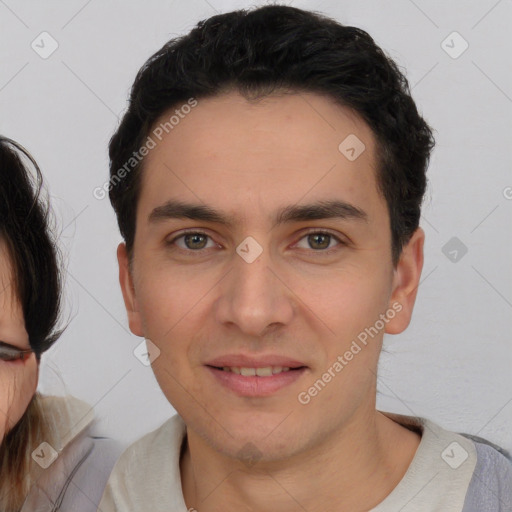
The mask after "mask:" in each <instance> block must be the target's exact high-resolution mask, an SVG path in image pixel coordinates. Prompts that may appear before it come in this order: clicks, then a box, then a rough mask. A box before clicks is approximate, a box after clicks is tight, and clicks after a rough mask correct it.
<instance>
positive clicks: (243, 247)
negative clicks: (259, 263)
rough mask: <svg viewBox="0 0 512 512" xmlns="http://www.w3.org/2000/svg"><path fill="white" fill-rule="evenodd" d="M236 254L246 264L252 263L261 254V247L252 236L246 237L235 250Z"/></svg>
mask: <svg viewBox="0 0 512 512" xmlns="http://www.w3.org/2000/svg"><path fill="white" fill-rule="evenodd" d="M236 252H237V253H238V255H239V256H241V257H242V258H243V259H244V260H245V261H246V262H247V263H252V262H253V261H254V260H255V259H256V258H257V257H258V256H259V255H260V254H261V253H262V252H263V247H261V245H260V244H259V243H258V242H256V240H255V239H254V238H253V237H252V236H248V237H247V238H245V239H244V240H243V241H242V243H241V244H240V245H239V246H238V247H237V248H236Z"/></svg>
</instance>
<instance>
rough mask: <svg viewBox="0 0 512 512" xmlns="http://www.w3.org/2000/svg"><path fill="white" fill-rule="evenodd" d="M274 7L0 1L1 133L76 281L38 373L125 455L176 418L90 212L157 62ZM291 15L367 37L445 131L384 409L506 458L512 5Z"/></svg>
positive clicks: (374, 5) (382, 394)
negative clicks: (87, 408)
mask: <svg viewBox="0 0 512 512" xmlns="http://www.w3.org/2000/svg"><path fill="white" fill-rule="evenodd" d="M263 3H264V2H251V3H249V2H244V1H227V0H224V1H221V0H187V1H186V2H185V1H183V2H178V1H157V0H151V1H139V2H135V1H120V0H118V1H109V2H102V1H100V0H89V1H84V0H74V1H67V2H56V1H48V0H47V1H45V2H36V1H28V0H16V1H15V0H0V38H1V44H0V61H1V66H0V113H1V115H0V133H2V134H3V135H6V136H9V137H11V138H14V139H16V140H18V141H19V142H21V143H22V144H23V145H25V146H26V147H27V148H28V149H29V151H31V153H32V154H33V155H34V157H35V158H36V160H37V161H38V162H39V164H40V166H41V168H42V170H43V173H44V175H45V177H46V180H47V185H48V189H49V192H50V195H51V200H52V203H53V207H54V210H55V213H56V222H57V231H58V233H59V240H60V244H61V247H62V250H63V253H64V256H65V265H66V273H65V280H66V290H65V292H66V294H65V299H64V306H65V311H64V318H65V319H66V318H67V319H70V325H69V328H68V330H67V331H66V332H65V334H64V335H63V337H62V338H61V340H60V341H59V342H58V343H57V344H56V345H55V346H54V348H52V349H51V350H50V351H49V352H48V353H47V354H46V355H45V356H44V362H43V366H42V372H41V381H40V390H41V391H43V392H46V393H56V394H65V393H71V394H73V395H75V396H77V397H79V398H82V399H83V400H86V401H87V402H89V403H90V404H91V405H94V407H95V409H96V412H97V417H98V420H99V425H98V427H99V430H100V431H102V432H103V433H104V434H106V435H109V436H113V437H116V438H118V439H120V440H121V441H123V442H124V443H128V442H130V441H132V440H134V439H135V438H137V437H139V436H141V435H142V434H143V433H145V432H147V431H148V430H150V429H153V428H156V427H157V426H158V425H159V424H160V423H161V422H162V421H164V420H165V419H166V418H167V417H169V416H170V415H171V414H173V410H172V408H171V406H170V405H169V404H168V403H167V401H166V399H165V398H164V396H163V395H162V393H161V391H160V389H159V387H158V385H157V383H156V381H155V379H154V377H153V374H152V371H151V368H148V367H145V366H143V365H142V364H141V363H140V362H139V360H138V359H136V358H135V357H134V355H133V350H134V349H135V347H137V345H139V343H140V342H141V341H142V340H141V339H140V338H137V337H135V336H134V335H132V334H131V333H130V332H129V330H128V326H127V321H126V315H125V311H124V306H123V302H122V297H121V293H120V289H119V286H118V280H117V262H116V257H115V251H116V247H117V244H118V243H119V242H120V241H121V238H120V235H119V233H118V230H117V224H116V221H115V217H114V214H113V210H112V209H111V207H110V204H109V202H108V199H103V200H97V199H95V197H94V196H93V190H94V189H95V188H96V187H98V186H102V185H103V183H104V182H105V181H106V180H107V179H108V159H107V143H108V140H109V138H110V136H111V134H112V133H113V131H114V130H115V128H116V126H117V123H118V119H119V116H120V114H121V113H122V112H123V111H124V109H125V107H126V100H127V95H128V90H129V87H130V86H131V83H132V81H133V79H134V77H135V74H136V72H137V70H138V69H139V67H140V66H141V65H142V64H143V62H144V61H145V60H146V59H147V58H148V57H149V56H150V55H151V54H152V53H154V52H155V51H156V50H157V49H159V48H160V47H161V46H162V45H163V44H164V43H165V42H166V41H167V40H168V39H170V38H172V37H174V36H176V35H179V34H181V33H183V32H186V31H188V30H190V29H191V28H192V27H193V26H194V25H195V24H196V23H197V22H198V21H199V20H201V19H204V18H207V17H209V16H211V15H213V14H215V13H216V12H226V11H229V10H232V9H234V8H241V7H250V6H252V5H261V4H263ZM286 3H287V4H289V5H293V6H296V7H300V8H306V9H312V10H317V11H321V12H323V13H325V14H327V15H329V16H331V17H334V18H336V19H337V20H338V21H340V22H341V23H343V24H347V25H355V26H358V27H360V28H363V29H365V30H367V31H368V32H369V33H370V35H372V37H374V39H375V40H376V41H377V43H378V44H379V45H380V46H382V48H383V49H384V50H385V51H387V53H388V54H389V55H391V56H392V57H393V58H394V59H395V60H396V62H397V63H398V64H399V65H400V66H401V67H402V68H404V69H405V70H406V74H407V77H408V79H409V81H410V84H411V87H412V92H413V97H414V99H415V100H416V102H417V104H418V106H419V109H420V111H421V112H422V113H423V115H424V116H425V118H426V119H427V121H428V122H429V123H430V124H431V125H432V126H433V127H434V128H435V136H436V140H437V147H436V149H435V151H434V154H433V158H432V161H431V165H430V169H429V173H428V175H429V180H430V185H429V192H428V197H427V201H426V204H425V208H424V215H423V219H422V226H423V228H424V229H425V231H426V235H427V239H426V249H425V250H426V258H425V266H424V271H423V281H422V284H421V286H420V289H419V295H418V300H417V306H416V310H415V315H414V317H413V322H412V324H411V326H410V327H409V329H408V330H407V331H406V332H405V333H404V334H402V335H399V336H388V337H386V339H385V347H386V350H387V352H386V353H384V354H383V356H382V359H381V365H380V378H379V397H378V406H379V408H380V409H382V410H388V411H394V412H399V413H403V414H408V415H418V416H425V417H428V418H430V419H433V420H435V421H437V422H438V423H440V424H441V425H442V426H444V427H446V428H449V429H453V430H456V431H464V432H470V433H473V434H478V435H480V436H482V437H486V438H488V439H490V440H492V441H494V442H497V443H499V444H501V445H503V446H504V447H506V448H508V449H512V429H511V428H510V426H511V423H512V372H511V367H512V349H511V332H512V329H511V326H512V266H511V262H512V242H511V240H512V237H511V233H512V230H511V228H512V226H511V224H512V222H511V221H512V173H511V163H512V162H511V160H512V158H511V152H510V144H511V140H510V134H511V128H512V72H511V66H510V52H511V50H512V48H511V46H512V44H511V39H510V37H509V33H510V22H511V20H512V3H511V1H510V0H501V1H496V0H485V1H484V0H482V1H478V2H476V1H473V2H468V1H462V0H457V1H452V2H449V3H448V2H444V1H433V0H430V1H421V0H415V1H412V0H394V1H391V2H385V3H384V2H379V1H377V0H372V1H368V0H366V1H359V0H350V1H348V0H347V1H332V0H331V1H327V0H326V1H318V2H312V1H298V0H297V1H288V2H286ZM42 32H47V33H48V34H49V35H50V36H48V35H43V36H41V35H40V34H41V33H42ZM453 32H457V33H458V34H459V35H457V34H453ZM50 37H51V39H50ZM41 38H44V40H43V41H44V42H43V43H41ZM52 40H54V41H55V42H54V43H53V42H52ZM34 41H35V42H34ZM443 41H444V43H443ZM33 42H34V46H35V47H36V48H38V51H39V53H38V52H36V51H35V50H34V49H33V48H32V46H31V45H32V43H33ZM52 44H54V45H57V44H58V48H57V49H56V50H55V51H54V53H52V54H51V55H49V56H47V55H44V56H45V57H47V58H42V56H41V55H40V53H41V52H43V51H47V52H48V51H49V50H50V49H51V45H52ZM466 44H467V45H468V47H467V49H466V50H465V51H464V52H462V50H463V49H464V48H465V46H466ZM36 45H39V46H36ZM43 46H44V49H43V48H42V47H43ZM461 52H462V53H461ZM454 237H456V240H452V239H453V238H454ZM446 244H449V245H446ZM464 248H466V249H467V253H465V254H463V252H464V250H465V249H464ZM453 251H456V252H453ZM452 260H455V261H452Z"/></svg>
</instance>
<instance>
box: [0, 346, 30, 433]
mask: <svg viewBox="0 0 512 512" xmlns="http://www.w3.org/2000/svg"><path fill="white" fill-rule="evenodd" d="M37 375H38V368H37V363H36V361H35V357H34V356H33V355H32V356H31V357H30V358H29V359H28V360H27V361H25V362H24V363H23V362H14V363H6V362H4V361H0V389H1V393H0V439H3V437H4V436H5V435H6V434H7V433H8V432H9V430H11V429H12V428H13V427H14V425H16V423H17V422H18V421H19V420H20V418H21V417H22V416H23V414H24V413H25V411H26V409H27V406H28V404H29V403H30V400H31V399H32V396H33V395H34V392H35V389H36V386H37Z"/></svg>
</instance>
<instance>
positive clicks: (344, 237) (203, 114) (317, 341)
mask: <svg viewBox="0 0 512 512" xmlns="http://www.w3.org/2000/svg"><path fill="white" fill-rule="evenodd" d="M173 110H174V109H173ZM171 114H172V112H170V114H169V115H165V116H163V117H162V121H164V120H167V119H168V118H169V117H170V115H171ZM157 124H158V123H157ZM349 136H350V137H351V138H349V139H347V142H345V143H344V144H345V145H343V144H342V146H341V150H340V149H339V146H340V144H341V143H342V142H343V141H344V140H345V139H346V138H347V137H349ZM354 136H355V137H357V139H358V140H359V141H360V142H362V143H363V144H364V146H365V149H364V150H363V151H362V153H361V154H360V155H359V156H357V154H358V153H359V152H360V151H361V148H362V146H361V145H360V142H357V139H355V138H354ZM351 148H354V151H352V150H351ZM354 155H355V156H357V158H355V159H354ZM170 202H180V203H183V204H186V205H193V206H197V207H201V208H209V209H211V210H215V212H217V213H218V214H219V215H220V216H221V217H224V218H226V219H227V220H228V221H229V224H226V223H224V222H221V219H219V218H214V217H212V216H210V217H208V218H206V217H205V216H204V215H203V216H202V217H200V216H198V215H197V214H198V213H200V211H199V210H197V209H196V210H195V211H193V210H192V212H189V213H191V214H190V215H189V216H190V217H193V218H186V217H183V216H182V217H176V216H175V213H176V209H175V208H172V207H170ZM166 204H167V205H168V207H167V208H166V206H165V205H166ZM321 204H323V205H331V206H332V205H335V204H337V205H338V207H337V208H334V209H333V212H332V213H329V214H328V213H326V212H325V211H324V212H323V213H322V212H321V209H319V208H318V207H319V205H321ZM306 206H308V207H310V208H309V209H308V208H307V209H306V210H304V207H306ZM318 211H320V213H318ZM308 212H309V214H310V215H309V216H308ZM315 212H317V213H315ZM279 219H280V220H281V222H278V220H279ZM187 233H188V236H187ZM248 237H250V238H249V240H247V238H248ZM420 245H421V244H420ZM237 248H238V250H237ZM420 248H421V247H420ZM259 251H261V253H259ZM416 252H418V251H416ZM133 254H134V259H133V267H132V273H131V274H130V273H129V272H128V270H127V265H126V263H127V259H126V253H125V250H124V245H121V246H120V248H119V251H118V255H119V261H120V269H121V270H120V280H121V284H122V287H123V293H124V298H125V302H126V305H127V309H128V313H129V320H130V327H131V329H132V331H133V332H134V333H135V334H137V335H139V336H145V337H146V338H147V339H149V340H151V342H152V343H154V344H155V345H156V346H157V347H158V348H159V350H160V355H159V356H158V357H157V358H156V359H155V360H154V361H153V369H154V372H155V375H156V378H157V380H158V382H159V384H160V386H161V388H162V390H163V392H164V394H165V395H166V397H167V398H168V400H169V402H170V403H171V404H172V405H173V406H174V407H175V409H176V410H177V411H178V413H179V414H180V415H181V416H182V418H183V419H184V420H185V422H186V424H187V426H188V429H189V431H192V432H194V433H195V434H196V435H198V436H201V437H202V438H203V439H205V440H206V441H207V442H208V443H209V444H210V445H211V446H213V447H214V448H215V449H217V450H218V451H220V452H222V453H225V454H227V455H231V456H239V457H243V454H244V453H245V451H247V450H249V451H250V450H253V451H254V450H257V453H258V457H260V456H261V457H262V458H265V459H268V460H271V459H277V458H280V457H289V456H291V455H293V454H296V453H300V452H304V451H305V450H307V449H308V448H311V447H312V446H314V445H315V444H318V443H321V442H322V440H325V439H326V438H328V437H329V436H331V435H334V434H335V433H336V432H338V431H339V429H341V428H342V427H344V426H345V427H346V426H347V425H349V424H351V423H355V422H356V419H359V420H360V421H362V420H361V419H362V418H365V417H366V418H369V417H370V414H371V413H372V412H374V410H375V381H376V376H375V373H376V367H377V361H378V356H379V352H380V349H381V342H382V336H383V332H384V330H387V331H388V332H398V331H400V330H402V329H403V328H404V327H405V325H407V323H408V321H409V317H410V310H411V308H412V304H409V303H407V304H405V305H403V304H400V305H398V306H396V304H395V308H393V304H394V303H395V302H397V301H398V302H400V301H405V302H407V300H409V301H410V293H409V292H410V290H409V292H407V293H409V296H408V299H407V297H405V295H404V294H405V292H404V291H403V290H402V288H403V285H404V283H405V282H406V281H407V282H408V279H409V280H410V276H409V274H410V273H409V274H408V273H407V272H405V274H403V275H402V274H400V268H401V267H400V264H399V266H398V269H394V267H393V265H392V260H391V234H390V225H389V216H388V212H387V207H386V203H385V200H384V199H383V197H382V195H381V194H380V192H379V190H378V188H377V182H376V160H375V140H374V136H373V134H372V132H371V130H370V128H369V127H368V126H367V125H366V124H365V123H364V122H363V121H362V120H361V119H360V118H359V117H358V116H356V115H355V114H353V113H352V112H351V111H350V110H348V109H345V108H341V107H339V106H336V105H335V104H334V103H333V102H332V101H331V100H330V99H327V98H325V97H322V96H320V95H315V94H292V95H286V96H270V97H267V98H265V99H264V100H263V101H261V102H259V103H250V102H248V101H247V100H245V99H244V98H243V97H241V96H240V95H238V94H237V93H234V92H233V93H229V94H224V95H221V96H217V97H215V98H211V99H203V100H199V101H198V105H197V106H196V107H195V108H193V109H192V111H191V112H190V113H189V114H188V115H187V116H186V117H185V118H184V119H181V120H180V122H179V124H177V125H176V126H175V127H174V128H173V129H172V130H171V131H170V132H169V133H168V135H166V136H165V137H164V138H163V139H162V141H161V142H159V143H158V144H157V146H156V147H155V148H154V149H152V150H151V151H150V153H149V154H148V156H147V157H146V161H145V166H144V171H143V176H142V184H141V193H140V199H139V203H138V208H137V221H136V236H135V243H134V252H133ZM256 256H257V257H256ZM417 266H418V265H417ZM419 267H420V269H421V264H420V265H419ZM404 276H405V277H404ZM413 295H414V293H413ZM413 300H414V298H413V299H412V301H413ZM390 309H394V311H393V314H392V315H391V314H390V313H389V311H390ZM399 309H401V310H402V311H401V312H400V313H398V312H397V311H398V310H399ZM381 315H382V316H381ZM383 317H385V318H386V321H385V322H384V321H383V320H382V319H383ZM390 317H391V318H390ZM379 319H380V322H379ZM365 329H369V331H368V330H367V331H365ZM372 329H373V330H372ZM362 332H366V344H364V343H363V342H362V341H361V339H363V338H364V335H363V336H361V333H362ZM368 332H371V333H372V335H369V334H368ZM358 336H359V338H358ZM354 341H356V344H357V346H358V347H359V350H358V349H357V348H356V345H354V344H353V342H354ZM347 352H351V353H352V357H349V356H347V357H345V356H344V355H345V354H346V353H347ZM339 356H341V357H342V360H343V363H342V362H341V361H340V359H339ZM336 362H338V365H336ZM340 365H341V369H340ZM269 367H270V368H269ZM282 367H290V370H289V371H281V372H280V370H282ZM257 368H259V370H255V369H257ZM256 371H257V372H258V373H259V374H261V376H260V375H254V373H255V372H256ZM326 372H327V373H328V374H329V376H330V378H329V376H327V377H326V376H325V374H326ZM239 373H241V374H239ZM251 374H252V375H251ZM269 374H271V375H269ZM319 380H320V381H321V383H319V382H318V381H319ZM315 382H316V383H317V384H316V388H315V389H316V393H315V391H314V390H313V391H308V390H310V388H312V387H314V386H315ZM247 443H252V444H251V445H248V444H247ZM248 446H252V448H248ZM254 447H255V448H254ZM245 455H247V454H245ZM250 455H251V454H249V456H250Z"/></svg>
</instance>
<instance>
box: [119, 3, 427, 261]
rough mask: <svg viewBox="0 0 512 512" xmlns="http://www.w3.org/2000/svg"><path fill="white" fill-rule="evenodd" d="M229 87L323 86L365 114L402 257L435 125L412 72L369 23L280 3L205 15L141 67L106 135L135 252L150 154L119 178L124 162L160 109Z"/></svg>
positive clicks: (258, 91) (246, 90) (249, 91)
mask: <svg viewBox="0 0 512 512" xmlns="http://www.w3.org/2000/svg"><path fill="white" fill-rule="evenodd" d="M231 90H236V91H238V92H239V93H240V94H242V95H244V96H245V97H246V98H247V99H249V98H251V99H257V98H259V97H264V96H266V95H269V94H272V93H273V92H278V91H290V92H297V93H300V92H313V93H318V94H322V95H324V96H325V95H326V96H327V97H329V98H330V99H332V100H333V101H334V102H336V103H337V104H339V105H342V106H345V107H348V108H350V109H352V110H353V111H355V112H356V113H357V114H358V115H359V116H360V117H361V118H362V119H364V121H365V122H366V123H367V124H368V125H369V126H370V128H371V129H372V132H373V134H374V136H375V139H376V157H377V162H378V169H377V176H376V179H377V183H378V186H379V189H380V191H381V193H382V195H383V197H384V199H385V200H386V203H387V207H388V212H389V217H390V224H391V246H392V256H393V262H394V263H395V264H396V263H397V261H398V258H399V256H400V253H401V250H402V248H403V246H404V244H406V243H407V241H408V240H409V239H410V237H411V235H412V233H413V232H414V231H415V229H416V228H417V227H418V225H419V219H420V214H421V203H422V201H423V196H424V194H425V189H426V176H425V174H426V170H427V167H428V163H429V158H430V153H431V150H432V149H433V147H434V138H433V135H432V130H431V128H430V127H429V126H428V124H427V123H426V122H425V120H424V119H423V118H422V117H421V116H420V114H419V113H418V110H417V108H416V105H415V103H414V101H413V99H412V98H411V94H410V89H409V84H408V82H407V79H406V78H405V76H404V75H403V74H402V73H401V72H400V70H399V69H398V67H397V65H396V64H395V63H394V62H393V60H391V58H389V57H388V56H387V55H386V54H385V53H384V52H383V51H382V50H381V49H380V48H379V47H378V46H377V45H376V44H375V42H374V40H373V39H372V38H371V37H370V35H369V34H368V33H367V32H365V31H364V30H361V29H359V28H356V27H350V26H344V25H342V24H340V23H338V22H336V21H334V20H332V19H330V18H327V17H325V16H323V15H321V14H318V13H314V12H310V11H304V10H301V9H297V8H293V7H288V6H281V5H271V6H265V7H260V8H257V9H253V10H238V11H234V12H229V13H226V14H220V15H217V16H213V17H211V18H209V19H207V20H203V21H201V22H199V23H198V24H197V26H196V27H195V28H194V29H192V30H191V31H190V33H188V34H186V35H184V36H181V37H178V38H175V39H172V40H170V41H169V42H167V43H166V44H165V45H164V46H163V47H162V48H161V49H160V50H159V51H158V52H157V53H155V54H154V55H153V56H152V57H150V58H149V59H148V61H147V62H146V63H145V64H144V65H143V66H142V68H141V69H140V71H139V72H138V74H137V76H136V78H135V82H134V84H133V86H132V89H131V94H130V100H129V105H128V109H127V111H126V113H125V114H124V117H123V119H122V121H121V123H120V125H119V127H118V129H117V131H116V132H115V134H114V135H113V136H112V138H111V140H110V145H109V156H110V182H109V197H110V201H111V203H112V206H113V207H114V210H115V212H116V215H117V221H118V224H119V229H120V231H121V234H122V236H123V238H124V240H125V242H126V246H127V251H128V254H129V255H130V257H131V255H132V249H133V242H134V238H135V227H136V226H135V221H136V208H137V202H138V198H139V195H140V183H141V171H142V170H143V164H144V160H143V159H142V160H141V161H140V163H137V164H136V165H135V166H134V167H133V169H132V170H131V172H129V173H127V174H126V173H123V179H122V180H119V174H118V172H119V170H120V169H122V168H123V166H125V165H126V162H128V161H129V160H130V158H131V157H132V155H133V153H134V152H136V151H138V150H139V148H141V147H142V146H143V144H144V142H145V140H146V138H147V136H148V135H149V134H150V132H151V129H152V126H153V125H154V123H155V121H156V120H157V119H158V118H159V117H160V116H161V115H162V114H163V113H165V112H166V111H168V110H169V109H171V108H173V107H175V106H177V105H178V104H180V103H183V102H186V101H187V100H188V99H189V98H191V97H193V98H207V97H212V96H216V95H219V94H222V93H223V92H227V91H231Z"/></svg>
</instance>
